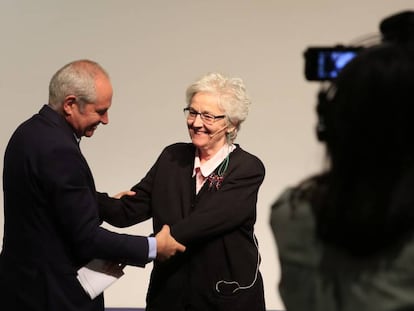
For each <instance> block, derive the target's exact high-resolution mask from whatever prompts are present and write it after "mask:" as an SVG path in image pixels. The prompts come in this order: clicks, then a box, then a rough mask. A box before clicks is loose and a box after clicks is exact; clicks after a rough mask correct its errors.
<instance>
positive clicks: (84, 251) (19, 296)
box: [0, 106, 148, 311]
mask: <svg viewBox="0 0 414 311" xmlns="http://www.w3.org/2000/svg"><path fill="white" fill-rule="evenodd" d="M3 188H4V215H5V218H4V240H3V249H2V253H1V255H0V305H1V309H2V310H41V311H46V310H53V311H64V310H76V311H83V310H85V311H86V310H103V309H104V307H103V303H104V302H103V295H100V296H98V297H97V298H95V300H93V301H92V300H91V299H90V298H89V297H88V296H87V295H86V293H85V292H84V290H83V288H82V287H81V285H80V284H79V282H78V280H77V278H76V276H77V274H76V271H77V269H78V268H79V267H81V266H83V265H84V264H86V263H87V262H88V261H89V260H91V259H93V258H102V259H109V260H112V261H116V262H125V263H128V264H131V265H139V266H142V265H144V264H145V263H146V262H147V260H148V241H147V238H146V237H134V236H128V235H122V234H117V233H113V232H110V231H108V230H105V229H103V228H101V227H100V226H99V225H100V221H99V218H98V217H99V216H98V207H97V201H96V190H95V186H94V181H93V177H92V174H91V171H90V169H89V167H88V164H87V162H86V160H85V159H84V157H83V156H82V154H81V151H80V149H79V146H78V143H77V141H76V139H75V136H74V134H73V132H72V130H71V128H70V126H69V124H68V123H67V122H66V121H65V120H64V118H63V117H61V116H60V115H58V114H57V113H56V112H55V111H54V110H52V109H51V108H50V107H48V106H44V107H43V108H42V109H41V110H40V112H39V114H36V115H34V116H33V117H32V118H30V119H29V120H27V121H26V122H24V123H23V124H22V125H20V126H19V127H18V128H17V130H16V131H15V132H14V134H13V135H12V137H11V139H10V141H9V144H8V146H7V148H6V152H5V157H4V172H3Z"/></svg>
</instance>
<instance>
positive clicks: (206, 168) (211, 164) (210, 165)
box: [193, 144, 236, 177]
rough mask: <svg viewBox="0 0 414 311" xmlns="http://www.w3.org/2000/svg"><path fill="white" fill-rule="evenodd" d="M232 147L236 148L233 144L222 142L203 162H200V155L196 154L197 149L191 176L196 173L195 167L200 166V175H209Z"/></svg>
mask: <svg viewBox="0 0 414 311" xmlns="http://www.w3.org/2000/svg"><path fill="white" fill-rule="evenodd" d="M234 149H236V146H235V145H234V144H231V145H228V144H224V145H223V147H221V149H220V150H219V151H218V152H217V153H216V154H215V155H214V156H213V157H212V158H211V159H210V160H208V161H206V162H204V163H203V164H200V157H199V155H198V151H196V154H195V158H194V169H193V177H194V176H195V174H196V169H197V168H200V172H201V175H203V176H204V177H207V176H209V175H210V174H211V173H213V172H214V170H215V169H216V168H217V166H219V165H220V163H221V162H223V160H224V159H225V158H226V157H227V155H228V154H229V153H230V152H232V151H233V150H234Z"/></svg>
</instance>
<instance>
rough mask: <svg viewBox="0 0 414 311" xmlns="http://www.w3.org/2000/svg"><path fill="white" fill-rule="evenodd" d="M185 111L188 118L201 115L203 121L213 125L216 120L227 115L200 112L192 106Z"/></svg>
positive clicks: (193, 118)
mask: <svg viewBox="0 0 414 311" xmlns="http://www.w3.org/2000/svg"><path fill="white" fill-rule="evenodd" d="M183 112H184V115H185V116H186V117H187V120H195V119H196V118H197V116H198V115H199V116H200V118H201V120H202V121H203V123H205V124H208V125H212V124H213V123H214V122H216V120H220V119H224V118H225V117H226V116H225V115H224V114H223V115H219V116H215V115H212V114H210V113H204V112H198V111H197V110H195V109H193V108H191V107H186V108H184V109H183Z"/></svg>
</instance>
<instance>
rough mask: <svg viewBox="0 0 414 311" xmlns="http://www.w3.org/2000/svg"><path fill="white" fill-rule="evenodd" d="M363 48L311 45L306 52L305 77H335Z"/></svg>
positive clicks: (319, 79)
mask: <svg viewBox="0 0 414 311" xmlns="http://www.w3.org/2000/svg"><path fill="white" fill-rule="evenodd" d="M362 49H363V47H361V46H341V45H338V46H335V47H309V48H308V49H307V50H306V51H305V53H304V56H305V77H306V79H307V80H309V81H327V80H332V79H335V78H336V77H337V76H338V74H339V72H340V71H341V70H342V68H343V67H344V66H345V65H346V64H347V63H348V62H349V61H350V60H351V59H353V58H354V57H355V56H356V55H357V54H358V52H360V51H361V50H362Z"/></svg>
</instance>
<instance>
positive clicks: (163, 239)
mask: <svg viewBox="0 0 414 311" xmlns="http://www.w3.org/2000/svg"><path fill="white" fill-rule="evenodd" d="M155 238H156V239H157V260H159V261H165V260H167V259H168V258H170V257H171V256H174V255H175V253H176V252H177V251H178V252H184V251H185V246H184V245H182V244H180V243H178V242H177V241H176V240H175V239H174V238H173V237H172V236H171V234H170V227H169V226H168V225H164V226H163V227H162V229H161V231H160V232H158V233H157V234H156V235H155Z"/></svg>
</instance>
